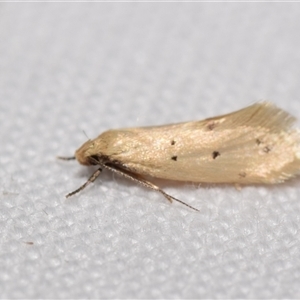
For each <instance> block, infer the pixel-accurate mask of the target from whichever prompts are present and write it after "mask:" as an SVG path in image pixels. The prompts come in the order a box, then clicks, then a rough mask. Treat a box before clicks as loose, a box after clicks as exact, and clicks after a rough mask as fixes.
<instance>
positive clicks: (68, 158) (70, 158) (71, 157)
mask: <svg viewBox="0 0 300 300" xmlns="http://www.w3.org/2000/svg"><path fill="white" fill-rule="evenodd" d="M56 158H58V159H61V160H73V159H76V157H75V156H70V157H65V156H56Z"/></svg>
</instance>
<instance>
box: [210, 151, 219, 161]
mask: <svg viewBox="0 0 300 300" xmlns="http://www.w3.org/2000/svg"><path fill="white" fill-rule="evenodd" d="M220 155H221V153H220V152H219V151H214V152H213V153H212V158H213V159H216V158H217V157H218V156H220Z"/></svg>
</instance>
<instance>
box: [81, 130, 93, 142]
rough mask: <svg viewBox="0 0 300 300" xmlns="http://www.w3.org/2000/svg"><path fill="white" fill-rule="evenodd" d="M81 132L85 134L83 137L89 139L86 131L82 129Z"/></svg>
mask: <svg viewBox="0 0 300 300" xmlns="http://www.w3.org/2000/svg"><path fill="white" fill-rule="evenodd" d="M82 132H83V134H84V135H85V137H86V138H87V139H88V140H89V141H90V140H91V139H90V138H89V137H88V135H87V134H86V132H85V131H84V130H82Z"/></svg>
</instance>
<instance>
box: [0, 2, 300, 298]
mask: <svg viewBox="0 0 300 300" xmlns="http://www.w3.org/2000/svg"><path fill="white" fill-rule="evenodd" d="M299 13H300V4H299V3H276V4H271V3H265V4H262V3H242V4H239V3H223V4H222V3H185V4H184V3H1V4H0V122H1V123H0V143H1V144H0V164H1V165H0V290H1V297H2V298H20V297H22V298H38V297H43V298H56V297H59V298H79V297H84V298H92V297H102V298H104V297H105V298H112V297H119V298H131V297H134V298H204V297H206V298H208V297H209V298H221V297H222V298H224V297H226V298H237V297H243V298H253V297H255V298H256V297H258V298H269V297H276V298H283V297H285V298H297V297H298V298H299V297H300V284H299V282H300V180H299V179H296V180H292V181H290V182H288V183H286V184H283V185H279V186H274V187H246V188H243V189H242V190H241V191H238V190H236V189H235V188H234V187H232V186H215V185H207V186H202V187H201V185H200V186H196V185H191V184H182V185H178V186H177V185H176V184H168V183H165V182H164V183H161V186H163V187H164V188H165V190H166V191H168V192H169V193H171V194H172V195H174V196H176V197H178V198H179V199H182V200H184V201H186V202H188V203H189V204H191V205H194V206H195V207H197V208H199V209H200V210H201V212H200V213H195V212H193V211H190V210H189V209H186V208H185V207H183V206H181V205H179V204H178V203H175V204H173V205H170V204H169V203H168V202H167V201H166V200H165V199H164V198H163V197H162V196H161V195H159V194H156V193H154V192H151V191H148V190H146V189H144V188H143V187H141V186H137V185H136V184H134V183H132V182H128V181H127V180H125V179H123V178H119V177H118V176H113V175H112V174H109V173H107V172H106V173H104V174H102V176H101V177H100V178H99V179H98V180H97V181H96V182H95V183H94V185H93V186H91V187H89V188H87V189H86V190H84V191H83V192H81V193H80V195H78V196H76V197H73V198H71V199H70V200H65V198H64V195H65V194H66V193H67V192H70V191H72V190H74V189H75V188H77V187H78V186H80V185H81V184H82V183H83V182H84V181H85V180H86V179H87V177H88V176H89V175H90V174H91V172H92V169H89V168H85V167H82V166H80V165H78V164H77V163H76V162H62V161H57V160H56V158H55V157H56V155H67V156H68V155H72V154H73V153H74V150H75V149H76V148H78V147H79V146H80V145H81V143H83V142H84V141H85V140H86V136H85V135H84V133H83V131H85V132H86V134H87V135H88V136H89V137H95V136H96V135H98V134H99V133H100V132H102V131H104V130H106V129H109V128H117V127H126V126H131V127H133V126H141V125H154V124H155V125H159V124H164V123H169V122H177V121H187V120H196V119H202V118H205V117H210V116H214V115H218V114H221V113H226V112H230V111H233V110H235V109H238V108H241V107H244V106H246V105H248V104H250V103H253V102H255V101H257V100H261V99H269V100H272V101H273V102H274V103H276V104H277V105H279V106H280V107H282V108H284V109H286V110H288V111H289V112H291V113H292V114H294V115H295V116H297V117H299V118H300V101H299V99H300V81H299V78H300V38H299V32H300V18H299ZM28 242H32V243H33V244H28Z"/></svg>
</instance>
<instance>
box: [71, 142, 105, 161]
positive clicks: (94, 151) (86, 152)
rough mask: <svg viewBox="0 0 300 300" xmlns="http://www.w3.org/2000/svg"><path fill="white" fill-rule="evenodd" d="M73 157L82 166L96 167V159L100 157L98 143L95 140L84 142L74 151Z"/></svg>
mask: <svg viewBox="0 0 300 300" xmlns="http://www.w3.org/2000/svg"><path fill="white" fill-rule="evenodd" d="M75 157H76V159H77V160H78V162H79V163H81V164H82V165H86V166H88V165H96V164H97V160H98V157H101V152H100V149H99V141H97V139H94V140H88V141H86V142H85V143H84V144H83V145H82V146H81V147H80V148H79V149H77V150H76V152H75Z"/></svg>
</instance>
